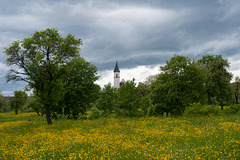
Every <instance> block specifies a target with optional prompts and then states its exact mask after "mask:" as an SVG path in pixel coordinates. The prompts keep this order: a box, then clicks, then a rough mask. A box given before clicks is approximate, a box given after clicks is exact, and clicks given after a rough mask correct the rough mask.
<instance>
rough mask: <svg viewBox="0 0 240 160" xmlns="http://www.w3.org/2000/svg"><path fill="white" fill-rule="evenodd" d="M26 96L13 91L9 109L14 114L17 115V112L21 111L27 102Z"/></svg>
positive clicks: (21, 92)
mask: <svg viewBox="0 0 240 160" xmlns="http://www.w3.org/2000/svg"><path fill="white" fill-rule="evenodd" d="M27 97H28V96H27V94H26V93H25V92H23V91H21V90H19V91H14V97H13V98H12V99H11V101H10V107H11V109H12V110H14V112H15V114H18V110H20V109H23V106H24V105H25V104H26V102H27Z"/></svg>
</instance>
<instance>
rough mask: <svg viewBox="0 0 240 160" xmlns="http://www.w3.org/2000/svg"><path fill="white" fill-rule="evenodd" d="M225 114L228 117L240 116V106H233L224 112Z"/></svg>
mask: <svg viewBox="0 0 240 160" xmlns="http://www.w3.org/2000/svg"><path fill="white" fill-rule="evenodd" d="M223 113H225V114H227V115H232V114H239V113H240V104H235V105H231V106H229V107H227V108H225V109H224V110H223Z"/></svg>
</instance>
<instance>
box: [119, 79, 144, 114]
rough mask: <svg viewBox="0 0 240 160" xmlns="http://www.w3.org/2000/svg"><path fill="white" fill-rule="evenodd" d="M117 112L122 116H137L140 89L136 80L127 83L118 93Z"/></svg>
mask: <svg viewBox="0 0 240 160" xmlns="http://www.w3.org/2000/svg"><path fill="white" fill-rule="evenodd" d="M116 104H117V106H116V110H117V111H120V112H118V113H120V114H121V115H122V116H136V115H138V112H139V111H138V109H139V105H140V96H139V89H138V88H137V87H136V83H135V80H134V79H133V80H131V81H127V82H126V83H125V84H124V85H122V86H121V87H120V88H119V89H118V92H117V101H116Z"/></svg>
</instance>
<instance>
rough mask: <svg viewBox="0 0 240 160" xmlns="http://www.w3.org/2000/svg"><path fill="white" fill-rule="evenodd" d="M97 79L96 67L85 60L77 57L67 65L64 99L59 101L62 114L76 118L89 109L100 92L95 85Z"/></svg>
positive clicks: (98, 87)
mask: <svg viewBox="0 0 240 160" xmlns="http://www.w3.org/2000/svg"><path fill="white" fill-rule="evenodd" d="M98 78H99V77H98V76H97V67H96V66H94V65H93V64H91V63H90V62H87V61H86V60H85V59H83V58H81V57H78V58H75V59H73V60H72V61H71V62H70V63H69V67H68V71H67V72H66V74H65V75H64V77H63V84H64V97H63V99H62V100H61V101H60V103H61V105H62V108H64V114H68V115H69V114H72V115H73V116H74V117H76V116H77V115H78V114H79V113H81V114H84V113H85V112H86V110H87V109H88V108H90V107H91V104H92V103H93V102H94V101H95V100H96V99H97V98H98V93H99V90H100V86H99V85H97V84H95V81H96V80H97V79H98ZM62 111H63V110H59V111H58V112H62Z"/></svg>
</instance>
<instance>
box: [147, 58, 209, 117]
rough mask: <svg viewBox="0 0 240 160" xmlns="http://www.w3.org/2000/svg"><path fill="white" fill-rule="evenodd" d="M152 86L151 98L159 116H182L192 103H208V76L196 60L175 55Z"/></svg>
mask: <svg viewBox="0 0 240 160" xmlns="http://www.w3.org/2000/svg"><path fill="white" fill-rule="evenodd" d="M166 63H167V64H166V65H165V66H163V67H160V68H161V71H162V72H161V74H159V75H158V77H157V79H156V81H155V82H153V83H152V84H151V93H150V97H151V99H152V102H153V105H154V107H155V112H156V113H157V114H161V115H162V114H163V113H167V114H168V113H171V114H173V115H178V114H182V113H183V112H184V110H185V107H187V106H188V105H189V104H190V103H194V102H201V103H202V104H204V103H205V102H206V96H205V86H204V83H205V81H206V75H205V73H204V70H203V68H202V67H201V66H199V65H197V64H196V63H195V61H194V60H192V59H190V58H188V57H185V56H179V55H175V56H174V57H172V58H171V59H170V61H167V62H166Z"/></svg>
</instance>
